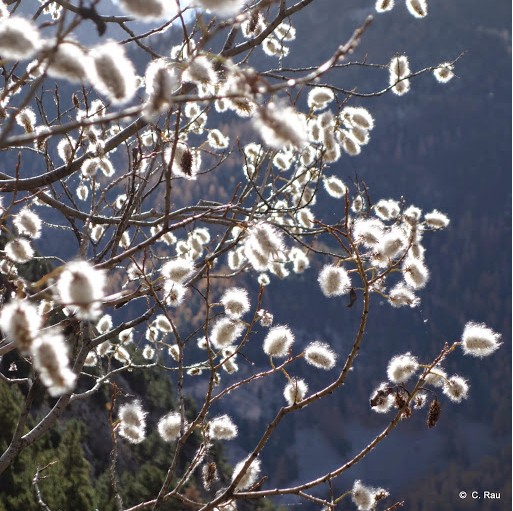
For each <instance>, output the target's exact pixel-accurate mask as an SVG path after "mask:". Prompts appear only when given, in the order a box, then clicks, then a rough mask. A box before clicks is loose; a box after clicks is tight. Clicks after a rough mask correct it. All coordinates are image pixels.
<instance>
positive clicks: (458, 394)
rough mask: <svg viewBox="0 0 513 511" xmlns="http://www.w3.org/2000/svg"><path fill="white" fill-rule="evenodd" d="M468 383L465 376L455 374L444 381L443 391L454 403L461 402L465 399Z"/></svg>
mask: <svg viewBox="0 0 513 511" xmlns="http://www.w3.org/2000/svg"><path fill="white" fill-rule="evenodd" d="M468 391H469V385H468V383H467V380H465V378H463V377H461V376H458V375H457V374H455V375H454V376H451V377H450V378H448V379H447V380H445V382H444V386H443V393H444V394H445V395H446V396H447V397H448V398H449V399H450V400H451V401H453V402H454V403H461V401H463V400H464V399H467V397H468Z"/></svg>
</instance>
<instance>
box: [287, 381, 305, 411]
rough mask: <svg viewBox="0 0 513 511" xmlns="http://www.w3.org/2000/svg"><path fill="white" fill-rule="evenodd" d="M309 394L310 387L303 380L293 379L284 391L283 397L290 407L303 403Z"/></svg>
mask: <svg viewBox="0 0 513 511" xmlns="http://www.w3.org/2000/svg"><path fill="white" fill-rule="evenodd" d="M307 392H308V385H307V384H306V382H305V380H302V379H301V378H292V379H291V380H290V381H289V382H288V383H287V385H285V388H284V389H283V397H284V398H285V401H287V404H288V405H289V406H292V405H293V404H294V403H297V402H299V401H302V400H303V399H304V398H305V396H306V393H307Z"/></svg>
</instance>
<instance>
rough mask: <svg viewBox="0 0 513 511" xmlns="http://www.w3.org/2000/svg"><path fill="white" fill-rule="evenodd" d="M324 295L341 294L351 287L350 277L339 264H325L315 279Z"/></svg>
mask: <svg viewBox="0 0 513 511" xmlns="http://www.w3.org/2000/svg"><path fill="white" fill-rule="evenodd" d="M317 280H318V282H319V285H320V286H321V290H322V292H323V294H324V296H327V297H329V298H330V297H333V296H342V295H344V294H346V293H347V292H348V291H349V289H350V288H351V279H350V278H349V274H348V273H347V271H346V270H345V269H344V268H342V267H339V266H334V265H331V264H327V265H325V266H324V268H323V269H322V270H321V272H320V273H319V278H318V279H317Z"/></svg>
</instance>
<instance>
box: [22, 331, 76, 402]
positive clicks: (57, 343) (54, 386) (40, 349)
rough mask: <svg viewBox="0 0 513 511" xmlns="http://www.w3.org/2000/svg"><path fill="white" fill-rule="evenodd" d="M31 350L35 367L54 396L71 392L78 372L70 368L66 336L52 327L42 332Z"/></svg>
mask: <svg viewBox="0 0 513 511" xmlns="http://www.w3.org/2000/svg"><path fill="white" fill-rule="evenodd" d="M30 351H31V353H32V360H33V364H34V368H35V369H36V371H37V372H38V373H39V376H40V377H41V381H42V382H43V384H44V385H45V387H47V388H48V392H49V394H50V395H51V396H52V397H58V396H61V395H62V394H65V393H66V392H70V391H71V390H72V389H73V388H74V386H75V381H76V378H77V377H76V374H75V373H74V372H73V371H72V370H71V369H70V368H69V359H68V353H67V347H66V343H65V341H64V336H63V335H62V334H61V333H60V332H59V331H57V329H55V328H52V329H49V330H46V331H45V332H44V333H43V334H40V335H39V336H38V337H37V338H36V339H35V341H34V343H33V344H32V346H31V348H30Z"/></svg>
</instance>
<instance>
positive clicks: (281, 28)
mask: <svg viewBox="0 0 513 511" xmlns="http://www.w3.org/2000/svg"><path fill="white" fill-rule="evenodd" d="M273 34H274V35H275V36H276V37H277V38H278V39H280V40H281V41H287V42H289V41H293V40H294V39H295V38H296V29H295V28H294V27H293V26H292V25H289V24H288V23H280V24H279V25H278V26H277V27H276V28H275V29H274V32H273Z"/></svg>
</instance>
